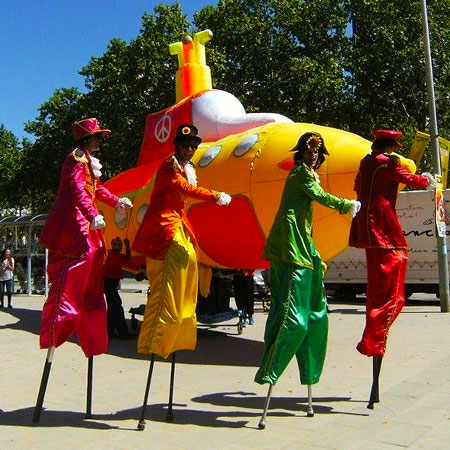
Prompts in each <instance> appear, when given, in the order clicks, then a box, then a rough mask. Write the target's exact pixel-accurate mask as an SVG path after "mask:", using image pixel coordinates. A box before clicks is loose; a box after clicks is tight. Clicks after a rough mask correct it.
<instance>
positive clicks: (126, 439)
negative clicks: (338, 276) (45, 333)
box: [0, 289, 450, 450]
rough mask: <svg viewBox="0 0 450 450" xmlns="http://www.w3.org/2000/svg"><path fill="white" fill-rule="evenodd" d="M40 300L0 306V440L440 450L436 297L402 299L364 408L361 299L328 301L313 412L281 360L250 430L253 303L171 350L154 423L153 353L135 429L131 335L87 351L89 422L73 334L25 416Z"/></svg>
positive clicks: (3, 444) (255, 394)
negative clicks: (371, 404) (243, 322)
mask: <svg viewBox="0 0 450 450" xmlns="http://www.w3.org/2000/svg"><path fill="white" fill-rule="evenodd" d="M144 290H145V289H144ZM122 297H123V298H124V306H125V309H126V310H128V309H129V308H130V307H131V306H137V305H139V304H140V303H143V302H144V301H145V295H144V294H143V293H136V292H126V293H122ZM416 297H417V296H416ZM43 301H44V298H43V297H42V296H32V297H27V296H16V297H15V298H14V299H13V303H14V308H13V309H2V310H0V344H1V349H2V364H1V368H2V370H1V372H0V373H1V377H0V448H1V449H29V450H34V449H46V450H47V449H48V450H51V449H56V448H57V449H61V448H63V449H65V450H70V449H79V448H83V449H96V450H102V449H148V448H151V449H174V450H176V449H211V448H213V449H243V450H245V449H256V448H258V449H266V448H267V449H288V448H289V449H311V450H315V449H339V450H342V449H345V450H347V449H348V450H372V449H373V450H378V449H398V448H408V449H414V450H415V449H448V448H450V345H449V344H450V326H449V322H450V315H449V314H444V313H440V310H439V305H438V303H436V302H430V301H428V302H418V301H415V302H413V303H412V304H411V305H409V306H407V307H405V309H404V311H403V312H402V314H401V315H400V317H399V318H398V319H397V321H396V323H395V324H394V325H393V327H392V329H391V332H390V337H389V341H388V351H387V354H386V357H385V358H384V361H383V367H382V371H381V378H380V383H381V391H380V397H381V402H380V403H379V404H377V405H376V406H375V409H374V410H369V409H367V408H366V404H367V399H368V395H369V390H370V384H371V376H372V362H371V359H370V358H366V357H363V356H361V355H360V354H359V353H358V352H357V351H356V350H355V345H356V343H357V341H358V339H359V337H360V334H361V332H362V329H363V326H364V305H363V304H362V303H359V304H343V303H339V304H337V303H332V304H331V308H332V310H333V312H332V313H331V314H330V335H329V341H328V354H327V360H326V363H325V368H324V372H323V375H322V379H321V382H320V383H319V384H318V385H316V386H314V387H313V396H314V409H315V413H316V414H315V416H314V417H313V418H308V417H306V407H307V398H306V397H307V389H306V386H301V385H300V384H299V378H298V371H297V367H296V364H295V362H292V363H291V364H290V365H289V367H288V369H287V370H286V372H285V374H284V375H283V377H282V378H281V379H280V381H279V382H278V384H277V385H276V386H275V387H274V389H273V397H272V402H271V405H270V410H269V414H268V417H267V427H266V429H265V430H259V429H258V422H259V419H260V416H261V412H262V407H263V404H264V399H265V396H266V393H267V386H259V385H257V384H255V383H254V382H253V377H254V374H255V372H256V369H257V366H258V364H259V358H260V355H261V352H262V346H263V343H262V339H263V332H264V323H265V319H266V313H264V312H263V311H262V308H261V307H260V304H257V305H258V307H257V312H256V315H255V318H256V324H255V325H254V326H249V327H247V328H245V329H244V332H243V334H242V335H240V336H239V335H238V334H237V328H236V327H235V326H231V325H232V324H234V323H235V322H233V321H232V322H230V325H223V326H220V327H219V328H217V329H212V330H208V329H205V328H204V327H200V328H199V331H198V346H197V349H196V350H195V351H194V352H178V353H177V361H178V363H177V366H176V375H175V390H174V416H175V420H174V422H166V421H165V417H166V404H167V400H168V391H169V377H170V361H161V360H157V361H156V363H155V368H154V373H153V380H152V384H151V387H150V396H149V402H148V405H149V406H148V408H147V425H146V429H145V430H144V431H137V430H136V425H137V422H138V418H139V416H140V412H141V405H142V400H143V395H144V389H145V382H146V377H147V372H148V368H149V362H148V361H149V360H148V358H145V357H141V356H139V355H138V354H137V353H136V342H135V341H120V340H112V341H111V342H110V347H109V350H108V353H107V354H105V355H101V356H98V357H95V358H94V388H93V408H92V410H93V411H92V412H93V418H92V419H90V420H85V419H84V411H85V404H86V377H87V360H86V358H85V357H84V355H83V353H82V351H81V349H80V348H79V347H78V346H77V344H76V342H75V340H72V341H71V342H68V343H66V344H64V345H63V346H61V347H60V348H59V349H57V350H56V352H55V357H54V362H53V367H52V370H51V373H50V379H49V384H48V389H47V393H46V397H45V401H44V409H43V411H42V415H41V420H40V423H39V424H37V425H34V424H32V421H31V418H32V415H33V409H34V404H35V402H36V397H37V393H38V388H39V382H40V379H41V375H42V369H43V365H44V360H45V356H46V351H44V350H39V348H38V333H39V321H40V312H41V309H42V304H43ZM128 317H129V315H128Z"/></svg>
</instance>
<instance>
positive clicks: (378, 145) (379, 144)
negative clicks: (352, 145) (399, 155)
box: [372, 139, 397, 153]
mask: <svg viewBox="0 0 450 450" xmlns="http://www.w3.org/2000/svg"><path fill="white" fill-rule="evenodd" d="M396 144H397V141H396V140H395V139H375V140H374V141H373V142H372V150H373V151H374V152H380V153H381V152H383V151H384V149H386V148H388V147H396Z"/></svg>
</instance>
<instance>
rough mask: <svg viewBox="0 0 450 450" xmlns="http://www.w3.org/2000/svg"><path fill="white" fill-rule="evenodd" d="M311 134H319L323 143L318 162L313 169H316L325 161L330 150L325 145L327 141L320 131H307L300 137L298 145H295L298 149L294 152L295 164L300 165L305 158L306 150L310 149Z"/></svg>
mask: <svg viewBox="0 0 450 450" xmlns="http://www.w3.org/2000/svg"><path fill="white" fill-rule="evenodd" d="M311 136H318V137H319V138H320V141H321V143H322V144H321V146H320V147H319V156H318V158H317V162H316V164H315V166H314V167H313V169H314V170H316V169H318V168H319V167H320V166H321V165H322V164H323V162H324V161H325V155H328V150H327V148H326V147H325V142H324V140H323V138H322V136H321V135H320V134H319V133H312V132H307V133H304V134H302V135H301V136H300V139H299V140H298V142H297V145H296V146H295V148H296V149H297V151H296V152H295V153H294V164H295V165H298V164H300V162H301V161H302V160H303V157H304V155H305V152H306V150H308V144H307V142H308V140H309V138H310V137H311Z"/></svg>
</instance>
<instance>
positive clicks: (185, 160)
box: [133, 124, 231, 429]
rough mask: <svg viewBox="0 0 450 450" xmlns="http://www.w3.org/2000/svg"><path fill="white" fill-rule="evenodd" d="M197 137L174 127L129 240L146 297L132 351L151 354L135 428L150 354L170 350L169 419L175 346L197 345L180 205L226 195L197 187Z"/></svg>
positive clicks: (190, 239) (189, 249) (192, 130)
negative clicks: (142, 265) (142, 263)
mask: <svg viewBox="0 0 450 450" xmlns="http://www.w3.org/2000/svg"><path fill="white" fill-rule="evenodd" d="M201 141H202V139H201V138H200V137H199V136H198V130H197V128H196V127H195V126H193V125H191V124H186V125H181V126H179V127H178V128H177V133H176V136H175V138H174V140H173V143H174V145H175V154H174V155H173V156H171V157H169V158H167V159H166V160H165V161H164V162H163V163H162V164H161V166H160V168H159V169H158V172H157V174H156V177H155V183H154V187H153V191H152V194H151V198H150V204H149V208H148V210H147V212H146V214H145V216H144V219H143V221H142V224H141V226H140V228H139V230H138V232H137V234H136V237H135V239H134V242H133V250H135V251H137V252H139V253H142V254H144V255H146V257H147V260H146V262H147V277H148V281H149V284H150V295H149V298H148V301H147V306H146V308H145V313H144V320H143V323H142V326H141V330H140V333H139V338H138V345H137V348H138V352H139V353H144V354H151V355H152V359H151V364H150V371H149V376H148V380H147V389H146V394H145V400H144V407H143V410H142V416H141V420H140V422H139V425H138V428H139V429H144V428H145V421H144V416H145V406H146V404H147V396H148V389H149V383H150V379H151V372H152V370H153V362H154V355H155V354H157V355H159V356H161V357H163V358H167V357H168V356H169V355H170V354H172V374H171V387H170V398H169V409H168V413H167V419H168V420H172V418H173V416H172V411H171V406H172V391H173V376H174V367H175V359H174V356H175V352H176V351H177V350H193V349H194V348H195V346H196V343H197V328H196V327H197V320H196V315H195V307H196V303H197V291H198V269H197V258H196V254H195V237H194V234H193V232H192V229H191V227H190V225H189V222H188V220H187V217H186V215H185V214H184V207H185V204H186V199H187V197H193V198H196V199H200V200H205V201H209V200H211V201H215V202H216V203H217V204H218V205H220V206H226V205H228V204H229V203H230V201H231V197H230V196H229V195H228V194H226V193H224V192H216V191H212V190H209V189H206V188H202V187H199V186H197V177H196V174H195V169H194V165H193V164H192V163H191V158H192V157H193V156H194V153H195V151H196V150H197V147H198V146H199V144H200V142H201Z"/></svg>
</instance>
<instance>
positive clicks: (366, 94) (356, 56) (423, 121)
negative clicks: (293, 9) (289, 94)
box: [345, 0, 450, 136]
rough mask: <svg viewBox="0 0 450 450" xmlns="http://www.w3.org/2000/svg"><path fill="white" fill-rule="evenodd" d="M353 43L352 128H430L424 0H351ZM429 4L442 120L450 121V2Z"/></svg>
mask: <svg viewBox="0 0 450 450" xmlns="http://www.w3.org/2000/svg"><path fill="white" fill-rule="evenodd" d="M345 3H346V7H347V9H348V12H349V17H350V20H351V25H352V27H351V33H350V36H349V37H350V41H351V46H350V48H349V53H348V55H347V57H346V60H347V67H346V68H347V71H348V73H349V75H350V76H349V85H348V87H349V89H348V93H349V96H348V111H349V117H350V123H351V126H352V128H353V130H354V131H355V132H357V133H359V134H362V135H363V136H367V135H368V132H369V131H370V130H371V129H373V128H381V127H392V128H398V129H402V130H404V131H406V132H407V133H408V134H409V136H412V134H413V132H414V131H415V130H421V131H426V130H427V128H428V125H429V124H428V108H427V91H426V85H425V60H424V49H423V34H422V16H421V2H420V1H419V0H414V1H411V0H397V1H395V2H392V1H389V0H348V1H346V2H345ZM428 3H429V22H430V29H431V43H432V49H433V62H434V66H435V69H436V70H435V83H436V89H437V92H438V93H439V98H440V100H441V115H440V125H441V130H442V131H444V132H445V131H446V130H448V127H449V125H450V123H449V117H448V115H447V112H446V110H447V109H448V108H442V106H444V105H445V106H447V105H448V102H449V100H450V95H449V94H450V92H449V89H450V83H449V64H450V51H449V50H447V49H448V45H447V44H446V42H448V39H449V37H450V36H449V33H450V27H449V22H448V19H449V17H450V1H449V0H442V1H439V2H428Z"/></svg>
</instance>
